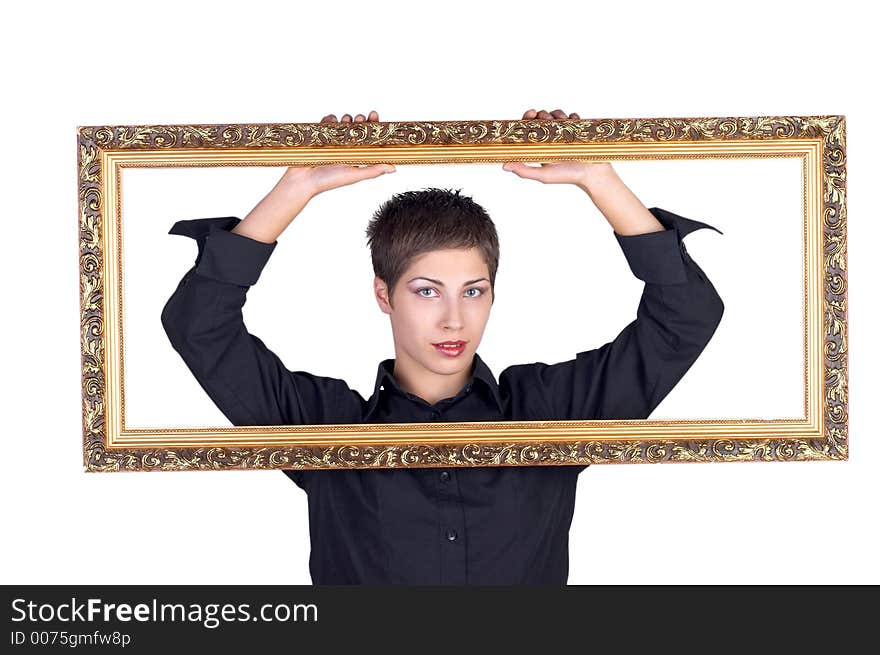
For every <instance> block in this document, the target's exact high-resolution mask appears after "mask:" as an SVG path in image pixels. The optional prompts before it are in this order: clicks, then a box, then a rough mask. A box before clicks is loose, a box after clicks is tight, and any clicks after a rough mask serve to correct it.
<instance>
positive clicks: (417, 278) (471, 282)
mask: <svg viewBox="0 0 880 655" xmlns="http://www.w3.org/2000/svg"><path fill="white" fill-rule="evenodd" d="M416 280H427V281H428V282H433V283H434V284H436V285H437V286H440V287H445V286H446V285H445V284H443V283H442V282H441V281H440V280H435V279H433V278H430V277H424V276H421V275H420V276H418V277H414V278H412V279H411V280H408V281H407V283H409V282H414V281H416ZM483 280H485V281H486V282H488V281H489V280H488V279H487V278H485V277H478V278H477V279H476V280H468V281H467V282H465V283H464V286H467V285H469V284H474V283H475V282H482V281H483Z"/></svg>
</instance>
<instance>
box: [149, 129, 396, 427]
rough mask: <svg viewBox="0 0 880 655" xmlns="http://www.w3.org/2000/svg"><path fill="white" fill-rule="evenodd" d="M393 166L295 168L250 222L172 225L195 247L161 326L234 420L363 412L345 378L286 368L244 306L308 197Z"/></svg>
mask: <svg viewBox="0 0 880 655" xmlns="http://www.w3.org/2000/svg"><path fill="white" fill-rule="evenodd" d="M376 118H378V116H377V117H376ZM389 169H390V170H394V169H393V167H391V166H389V165H387V164H375V165H371V166H365V167H356V166H349V165H347V164H334V165H330V166H318V167H291V168H288V169H287V171H286V172H285V174H284V176H283V177H282V178H281V180H279V182H278V183H277V184H276V185H275V187H274V188H273V189H272V190H271V191H270V192H269V193H268V194H267V195H266V196H265V197H264V198H263V199H262V200H261V201H260V202H259V203H258V204H257V205H256V206H255V207H254V209H253V210H252V211H251V212H250V213H249V214H248V215H247V216H246V217H245V218H244V220H240V219H238V218H237V217H233V216H230V217H220V218H202V219H194V220H184V221H178V222H177V223H175V225H174V226H173V227H172V228H171V230H170V233H171V234H179V235H184V236H189V237H191V238H193V239H195V240H196V242H197V243H198V255H197V257H196V262H195V266H193V267H192V268H191V269H190V270H189V271H187V273H186V274H185V275H184V276H183V279H182V280H181V281H180V283H179V284H178V286H177V289H176V290H175V291H174V293H173V294H172V296H171V298H170V299H169V300H168V302H167V303H166V304H165V307H164V309H163V310H162V317H161V318H162V325H163V327H164V328H165V332H166V334H167V335H168V338H169V340H170V341H171V344H172V346H173V347H174V349H175V350H177V352H178V353H179V354H180V356H181V357H182V358H183V360H184V362H185V363H186V365H187V366H188V367H189V369H190V370H191V371H192V373H193V375H194V376H195V378H196V379H197V380H198V382H199V384H201V386H202V387H203V388H204V390H205V391H206V393H207V394H208V395H209V396H210V397H211V399H212V400H213V401H214V403H215V404H216V405H217V407H218V408H219V409H220V410H221V411H222V412H223V414H224V415H225V416H226V417H227V418H228V419H229V421H230V422H231V423H232V424H233V425H279V424H310V425H311V424H321V423H335V422H348V420H350V421H352V422H354V421H356V420H357V419H358V417H357V416H356V414H355V410H356V409H357V408H356V407H355V404H354V403H353V400H356V398H354V396H353V394H354V392H352V391H351V390H350V389H349V387H348V385H347V384H346V383H345V382H344V381H342V380H338V379H335V378H329V377H320V376H316V375H312V374H310V373H307V372H304V371H290V370H288V369H287V368H286V367H285V366H284V364H283V363H282V362H281V360H280V359H279V358H278V357H277V355H275V354H274V353H273V352H272V351H271V350H270V349H269V348H267V347H266V345H265V344H264V343H263V341H262V340H260V339H259V338H258V337H256V336H255V335H253V334H251V333H250V332H248V330H247V328H246V326H245V323H244V318H243V315H242V308H243V306H244V304H245V302H246V297H247V291H248V289H249V288H250V287H251V286H252V285H254V284H255V283H256V282H257V280H258V279H259V276H260V274H261V272H262V270H263V268H264V267H265V265H266V263H267V261H268V259H269V257H270V255H271V254H272V252H273V251H274V249H275V247H276V246H277V238H278V236H279V235H280V234H281V233H282V232H283V231H284V230H285V229H286V228H287V227H288V226H289V225H290V223H291V222H292V221H293V220H294V219H295V218H296V216H297V215H298V214H299V213H300V212H301V211H302V209H303V208H304V207H305V206H306V204H307V203H308V201H309V200H310V199H311V198H313V197H314V196H315V195H317V194H318V193H321V192H323V191H326V190H329V189H333V188H337V187H340V186H344V185H346V184H351V183H354V182H357V181H360V180H364V179H368V178H372V177H376V176H378V175H381V174H382V173H384V172H388V171H389Z"/></svg>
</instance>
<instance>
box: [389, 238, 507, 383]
mask: <svg viewBox="0 0 880 655" xmlns="http://www.w3.org/2000/svg"><path fill="white" fill-rule="evenodd" d="M383 284H384V283H383V282H382V280H381V279H379V278H376V290H377V298H378V299H379V305H380V307H381V309H382V311H383V312H385V313H386V314H388V315H389V316H390V317H391V329H392V332H393V334H394V347H395V352H396V355H397V359H398V361H401V360H405V361H406V364H405V365H406V366H407V368H408V369H409V370H412V371H414V372H416V374H417V375H419V374H421V375H427V374H428V373H433V374H438V375H450V374H455V373H460V372H461V371H469V370H470V366H471V364H472V362H473V356H474V353H475V352H476V350H477V347H478V346H479V345H480V340H481V339H482V338H483V331H484V330H485V328H486V322H487V321H488V320H489V310H490V309H491V307H492V290H491V286H490V283H489V267H488V265H487V264H486V261H485V259H484V258H483V255H482V253H481V252H480V250H479V249H478V248H468V249H448V250H433V251H431V252H428V253H424V254H422V255H420V256H418V257H416V258H415V259H414V260H413V261H412V262H411V263H410V265H409V267H408V268H407V269H406V270H405V271H404V273H403V275H401V276H400V279H399V280H398V282H397V284H396V285H395V287H394V290H393V294H392V296H391V301H392V302H393V307H392V306H391V304H390V303H387V302H383V298H382V297H381V293H380V291H379V290H380V289H381V288H383ZM443 342H463V343H462V344H460V346H459V347H457V348H456V347H453V348H445V349H444V348H443V347H442V346H438V344H441V343H443Z"/></svg>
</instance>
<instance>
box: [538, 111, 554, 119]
mask: <svg viewBox="0 0 880 655" xmlns="http://www.w3.org/2000/svg"><path fill="white" fill-rule="evenodd" d="M538 118H553V117H552V116H551V115H550V112H548V111H545V110H543V109H542V110H541V111H539V112H538Z"/></svg>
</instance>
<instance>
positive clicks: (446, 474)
mask: <svg viewBox="0 0 880 655" xmlns="http://www.w3.org/2000/svg"><path fill="white" fill-rule="evenodd" d="M440 480H441V481H442V482H446V481H447V480H449V471H443V472H442V473H441V474H440Z"/></svg>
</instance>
